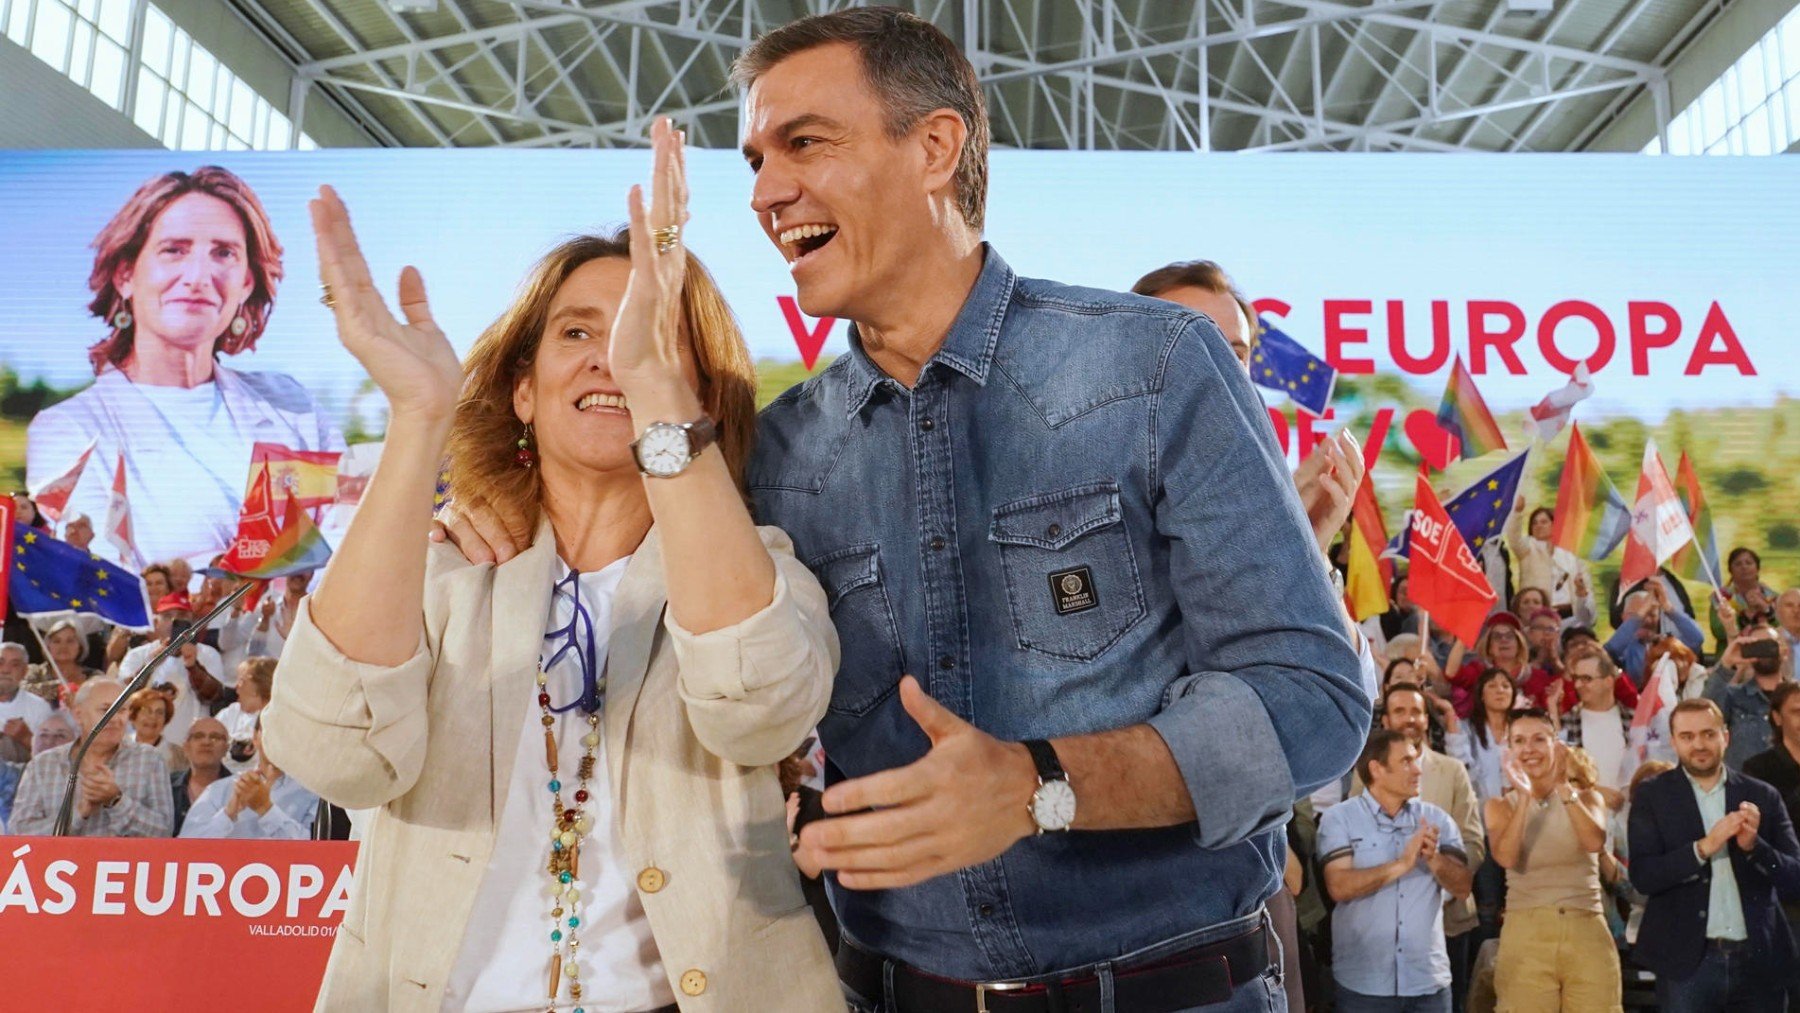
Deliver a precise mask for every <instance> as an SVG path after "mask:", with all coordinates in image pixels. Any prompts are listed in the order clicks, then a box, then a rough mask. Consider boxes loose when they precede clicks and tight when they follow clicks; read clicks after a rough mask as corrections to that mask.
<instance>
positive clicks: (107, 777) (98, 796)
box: [76, 763, 122, 817]
mask: <svg viewBox="0 0 1800 1013" xmlns="http://www.w3.org/2000/svg"><path fill="white" fill-rule="evenodd" d="M77 783H78V787H79V790H80V798H79V799H77V804H76V808H77V809H78V810H79V811H80V812H81V815H82V816H84V817H86V816H92V815H93V814H94V811H95V810H96V809H99V808H101V807H103V806H105V805H108V804H110V803H111V802H112V801H113V800H114V799H116V798H118V797H119V796H120V795H121V794H122V792H121V791H120V790H119V782H118V781H116V780H114V779H113V775H112V771H111V770H109V769H107V767H106V765H105V764H104V763H91V764H90V763H83V764H82V765H81V774H80V776H79V779H78V782H77Z"/></svg>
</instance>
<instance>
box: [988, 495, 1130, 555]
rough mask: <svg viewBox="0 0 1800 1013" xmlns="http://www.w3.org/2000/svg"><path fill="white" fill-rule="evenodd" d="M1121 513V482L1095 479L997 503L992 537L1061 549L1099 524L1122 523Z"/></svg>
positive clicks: (1007, 543) (1015, 542)
mask: <svg viewBox="0 0 1800 1013" xmlns="http://www.w3.org/2000/svg"><path fill="white" fill-rule="evenodd" d="M1120 516H1121V514H1120V511H1119V485H1118V483H1117V482H1092V483H1089V484H1087V485H1080V486H1076V487H1075V488H1073V489H1064V490H1063V491H1061V492H1052V493H1045V494H1043V495H1041V496H1032V497H1030V498H1028V499H1022V500H1014V501H1013V502H1011V503H1007V504H1004V505H1002V506H999V507H996V508H995V509H994V526H993V528H992V529H991V530H990V531H989V532H988V538H989V539H990V540H992V541H996V542H999V543H1001V544H1003V545H1035V546H1038V547H1039V548H1044V549H1061V548H1063V547H1064V546H1067V545H1068V544H1069V543H1070V542H1073V541H1074V540H1075V539H1077V538H1080V537H1081V536H1082V535H1085V534H1087V533H1088V532H1090V531H1093V530H1094V529H1096V528H1103V527H1106V526H1107V525H1109V524H1117V523H1119V518H1120Z"/></svg>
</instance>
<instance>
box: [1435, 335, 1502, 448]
mask: <svg viewBox="0 0 1800 1013" xmlns="http://www.w3.org/2000/svg"><path fill="white" fill-rule="evenodd" d="M1437 421H1438V425H1440V426H1442V427H1443V428H1444V429H1445V430H1446V431H1447V432H1449V433H1450V435H1452V436H1454V437H1456V440H1457V442H1458V443H1460V444H1461V445H1462V459H1463V460H1465V461H1467V460H1470V459H1472V458H1476V457H1480V456H1481V455H1483V454H1487V453H1492V452H1493V451H1496V450H1505V449H1506V437H1504V436H1501V435H1500V425H1499V423H1497V422H1495V421H1494V413H1493V412H1490V411H1488V406H1487V402H1486V401H1483V400H1482V399H1481V392H1480V391H1479V390H1476V389H1475V378H1474V377H1473V376H1470V375H1469V370H1468V367H1466V366H1464V365H1463V361H1462V356H1460V355H1459V356H1457V357H1456V368H1455V369H1453V370H1451V372H1450V382H1449V383H1448V384H1446V385H1445V387H1444V399H1443V400H1442V401H1440V402H1439V403H1438V410H1437Z"/></svg>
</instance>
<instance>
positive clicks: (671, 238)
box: [650, 225, 681, 253]
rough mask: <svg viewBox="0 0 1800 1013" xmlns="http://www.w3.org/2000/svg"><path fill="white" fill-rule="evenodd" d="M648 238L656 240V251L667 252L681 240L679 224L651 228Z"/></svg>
mask: <svg viewBox="0 0 1800 1013" xmlns="http://www.w3.org/2000/svg"><path fill="white" fill-rule="evenodd" d="M650 238H651V239H654V240H655V241H656V252H658V253H668V252H669V251H670V250H673V249H674V248H675V247H676V246H677V245H678V244H679V243H680V242H681V226H679V225H665V226H663V227H662V228H660V229H651V230H650Z"/></svg>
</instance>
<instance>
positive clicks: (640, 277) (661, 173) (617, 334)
mask: <svg viewBox="0 0 1800 1013" xmlns="http://www.w3.org/2000/svg"><path fill="white" fill-rule="evenodd" d="M683 140H684V138H683V136H682V134H681V133H680V132H678V131H677V130H676V129H675V128H674V127H673V126H671V125H670V123H669V120H668V118H667V117H657V120H656V123H655V124H654V125H653V126H652V127H651V128H650V144H651V147H652V148H653V150H654V151H655V158H654V162H653V168H652V171H651V180H650V202H649V207H648V208H646V207H645V206H644V190H643V187H640V186H634V187H632V188H631V196H630V198H629V200H628V204H629V207H630V213H631V280H630V281H628V282H627V283H626V285H625V298H624V300H623V301H622V302H621V303H620V304H619V315H618V317H617V318H616V319H615V320H614V322H613V329H612V339H611V341H610V342H609V344H608V346H607V356H608V359H609V362H608V365H609V366H610V367H611V369H612V375H613V379H614V380H616V381H617V382H618V384H619V388H620V389H621V390H622V391H624V393H625V395H626V397H627V398H628V399H629V398H630V397H631V395H632V394H633V393H634V388H636V389H640V390H641V389H643V388H644V387H646V386H647V385H648V386H652V387H664V386H667V385H670V384H679V385H680V386H682V387H686V385H687V382H686V380H684V379H683V378H682V377H683V371H682V348H683V341H682V336H681V327H680V321H681V291H682V286H683V285H684V284H685V283H686V280H687V253H686V252H685V250H684V248H683V247H682V245H681V238H680V237H681V231H680V230H681V228H682V227H683V226H684V225H686V224H687V220H688V211H687V202H688V186H687V160H686V157H685V156H684V155H683V153H682V147H683ZM659 237H660V238H659Z"/></svg>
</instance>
